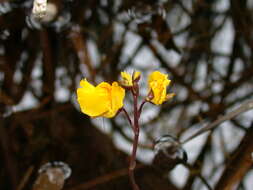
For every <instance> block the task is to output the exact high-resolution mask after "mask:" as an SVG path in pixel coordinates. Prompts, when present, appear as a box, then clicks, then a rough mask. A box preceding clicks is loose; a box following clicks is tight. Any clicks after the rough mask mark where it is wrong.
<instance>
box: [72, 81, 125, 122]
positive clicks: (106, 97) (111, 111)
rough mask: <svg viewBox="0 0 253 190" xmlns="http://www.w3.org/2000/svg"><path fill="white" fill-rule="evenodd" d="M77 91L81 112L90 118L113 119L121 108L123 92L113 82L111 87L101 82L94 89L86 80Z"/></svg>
mask: <svg viewBox="0 0 253 190" xmlns="http://www.w3.org/2000/svg"><path fill="white" fill-rule="evenodd" d="M80 86H81V88H78V89H77V101H78V103H79V104H80V107H81V111H82V112H83V113H84V114H87V115H89V116H90V117H99V116H102V117H108V118H110V117H113V116H115V114H116V113H117V112H118V110H119V109H120V108H121V107H122V106H123V100H124V97H125V90H124V89H123V88H122V87H120V86H119V85H118V83H117V82H114V83H113V84H112V85H110V84H108V83H106V82H102V83H100V84H99V85H97V86H96V87H94V86H93V85H91V84H90V83H89V82H88V81H87V80H82V81H81V82H80Z"/></svg>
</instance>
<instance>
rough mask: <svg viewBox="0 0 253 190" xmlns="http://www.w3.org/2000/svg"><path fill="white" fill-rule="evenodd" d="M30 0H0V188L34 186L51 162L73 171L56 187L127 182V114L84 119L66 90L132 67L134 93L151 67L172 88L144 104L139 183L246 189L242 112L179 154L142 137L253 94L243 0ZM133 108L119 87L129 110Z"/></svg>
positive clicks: (250, 129) (248, 163) (250, 144)
mask: <svg viewBox="0 0 253 190" xmlns="http://www.w3.org/2000/svg"><path fill="white" fill-rule="evenodd" d="M36 2H37V5H38V2H42V3H43V2H45V5H46V9H45V11H44V12H43V11H42V12H40V11H32V10H33V6H34V5H35V6H36ZM36 2H35V4H34V2H33V0H23V1H22V0H0V87H1V88H0V166H1V170H0V189H3V190H9V189H10V190H14V189H15V190H16V189H18V190H23V189H34V190H41V189H43V188H41V187H37V186H36V185H34V184H35V181H36V179H37V177H38V175H40V174H41V173H40V174H38V170H39V168H40V167H41V166H42V165H43V164H45V163H48V162H53V161H62V162H64V163H66V164H67V165H68V166H69V167H70V168H71V170H72V173H71V175H70V177H69V178H68V179H67V180H66V181H65V184H64V187H63V189H66V190H79V189H80V190H81V189H93V190H110V189H120V190H124V189H126V190H129V189H131V187H130V184H129V180H128V174H127V168H128V163H129V153H130V151H131V145H132V141H133V140H132V139H133V134H132V131H131V128H130V127H129V125H128V123H127V120H126V119H125V118H124V116H123V114H120V115H118V116H117V117H115V118H113V119H103V118H96V119H90V118H89V117H88V116H86V115H84V114H82V113H81V112H80V109H79V105H78V104H77V101H76V89H77V88H78V87H79V81H80V80H81V79H82V78H87V80H88V81H89V82H91V83H93V84H98V83H100V82H102V81H108V82H112V81H115V80H118V79H119V74H120V72H121V71H128V72H130V73H131V72H133V71H134V70H138V71H140V72H141V73H142V75H141V80H140V88H141V95H142V96H143V97H145V96H146V94H147V91H148V90H147V82H146V80H147V75H148V74H149V73H151V72H152V71H154V70H159V71H161V72H163V73H167V74H168V75H169V78H170V79H171V80H172V83H171V85H170V87H169V89H168V91H169V92H173V93H175V94H176V96H175V97H174V98H173V99H172V100H170V101H168V102H166V103H165V104H163V105H162V106H155V105H151V104H147V105H145V106H144V109H143V113H142V117H141V120H140V122H141V131H140V144H139V150H138V153H137V157H138V163H137V169H136V171H135V173H136V181H137V183H138V184H139V186H140V188H141V189H142V190H144V189H145V190H165V189H170V190H180V189H181V190H190V189H192V190H206V189H207V190H210V189H214V190H223V189H226V190H230V189H231V190H232V189H233V190H234V189H240V190H250V189H252V185H253V171H252V156H251V155H252V152H253V141H252V138H253V126H252V125H253V117H252V114H253V112H252V111H247V112H244V113H242V114H240V115H239V116H237V117H234V118H232V119H231V120H227V121H226V122H224V123H222V124H221V125H219V126H218V127H216V128H215V129H213V130H212V131H211V132H209V133H205V134H203V135H200V136H198V137H196V138H194V139H193V140H190V141H188V142H187V143H184V144H183V145H182V147H181V146H180V147H178V148H180V149H181V150H182V151H183V150H184V151H185V152H186V154H187V156H188V160H187V162H185V160H184V161H176V162H173V160H171V158H168V162H167V161H166V159H167V158H165V163H163V164H156V163H157V162H152V160H153V158H154V156H155V152H154V150H153V148H152V145H153V144H154V143H155V142H157V139H160V138H163V137H164V135H172V136H174V137H176V138H177V139H179V140H181V139H184V138H186V137H187V136H189V135H190V134H192V133H193V132H194V131H196V130H198V129H199V128H201V127H203V126H204V125H206V124H209V123H211V122H212V121H214V120H216V119H217V118H219V117H220V116H221V115H224V114H227V113H229V112H230V111H232V110H234V109H235V108H237V107H238V106H240V105H241V104H242V103H243V102H245V101H247V100H250V99H252V96H253V64H252V60H253V1H251V0H157V1H154V0H138V1H133V0H127V1H124V0H86V1H84V0H48V1H47V2H46V1H43V0H42V1H36ZM131 104H132V99H131V96H128V95H127V97H126V100H125V105H126V109H127V110H128V111H129V113H130V114H131ZM173 139H174V138H173ZM177 139H174V140H175V141H179V140H177ZM163 166H165V167H163ZM37 181H38V179H37ZM62 183H63V182H62ZM47 189H49V190H58V189H62V186H52V187H50V188H47Z"/></svg>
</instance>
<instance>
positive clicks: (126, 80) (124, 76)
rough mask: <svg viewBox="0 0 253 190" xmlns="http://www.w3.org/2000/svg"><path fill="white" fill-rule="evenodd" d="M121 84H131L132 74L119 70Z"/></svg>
mask: <svg viewBox="0 0 253 190" xmlns="http://www.w3.org/2000/svg"><path fill="white" fill-rule="evenodd" d="M120 74H121V78H122V84H123V85H124V86H133V81H132V76H131V75H130V74H128V73H127V72H121V73H120Z"/></svg>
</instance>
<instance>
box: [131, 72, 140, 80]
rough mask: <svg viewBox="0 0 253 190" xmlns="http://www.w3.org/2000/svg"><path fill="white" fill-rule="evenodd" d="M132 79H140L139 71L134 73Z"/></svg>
mask: <svg viewBox="0 0 253 190" xmlns="http://www.w3.org/2000/svg"><path fill="white" fill-rule="evenodd" d="M133 75H134V76H133V79H134V80H136V79H137V78H138V77H140V75H141V73H140V72H139V71H134V74H133Z"/></svg>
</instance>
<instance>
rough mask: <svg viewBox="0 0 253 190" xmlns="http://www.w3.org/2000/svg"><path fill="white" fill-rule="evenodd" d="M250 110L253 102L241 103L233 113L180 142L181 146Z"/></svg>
mask: <svg viewBox="0 0 253 190" xmlns="http://www.w3.org/2000/svg"><path fill="white" fill-rule="evenodd" d="M252 108H253V100H249V101H247V102H245V103H243V104H242V105H241V106H240V107H239V108H237V109H235V110H234V111H231V112H229V113H228V114H226V115H224V116H221V117H220V118H218V119H217V120H215V121H214V122H212V123H211V124H209V125H207V126H205V127H203V128H201V129H200V130H199V131H197V132H196V133H194V134H193V135H191V136H190V137H188V138H187V139H185V140H184V141H182V144H185V143H187V142H188V141H190V140H192V139H193V138H195V137H197V136H199V135H201V134H202V133H204V132H207V131H209V130H212V129H214V128H215V127H216V126H217V125H219V124H221V123H223V122H224V121H227V120H230V119H232V118H234V117H236V116H237V115H239V114H241V113H243V112H246V111H248V110H250V109H252Z"/></svg>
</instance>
